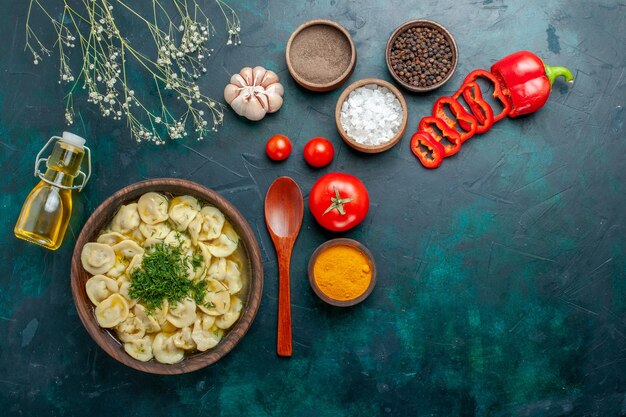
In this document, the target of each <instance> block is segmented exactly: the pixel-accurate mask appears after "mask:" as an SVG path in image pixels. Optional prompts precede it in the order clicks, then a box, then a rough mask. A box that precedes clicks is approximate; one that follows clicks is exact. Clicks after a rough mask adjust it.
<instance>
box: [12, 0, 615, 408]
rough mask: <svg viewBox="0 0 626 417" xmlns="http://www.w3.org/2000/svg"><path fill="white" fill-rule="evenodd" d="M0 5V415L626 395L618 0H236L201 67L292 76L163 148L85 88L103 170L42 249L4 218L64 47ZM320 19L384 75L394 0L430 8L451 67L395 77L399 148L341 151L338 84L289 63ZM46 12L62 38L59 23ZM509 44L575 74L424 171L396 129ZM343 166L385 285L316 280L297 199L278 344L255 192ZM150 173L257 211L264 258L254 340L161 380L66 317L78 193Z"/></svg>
mask: <svg viewBox="0 0 626 417" xmlns="http://www.w3.org/2000/svg"><path fill="white" fill-rule="evenodd" d="M47 3H49V4H52V3H54V2H51V1H49V2H47ZM1 5H2V14H1V17H0V39H1V40H2V53H1V54H0V68H1V70H2V71H1V72H0V86H1V90H0V109H1V113H0V166H1V169H2V170H1V172H2V177H3V180H2V181H1V182H0V218H1V219H2V222H1V224H0V236H1V239H0V408H1V409H2V411H1V412H0V414H2V415H7V414H9V415H22V416H44V415H46V416H47V415H77V416H85V415H91V416H94V417H95V416H100V415H101V416H105V415H106V416H124V415H133V416H135V415H137V416H146V415H170V416H196V415H209V416H215V415H219V416H265V415H272V416H279V415H293V416H379V415H381V416H391V415H395V416H411V415H444V416H447V415H480V416H505V415H523V416H560V415H596V416H616V415H620V414H621V415H626V373H625V371H626V320H625V319H626V300H625V299H624V297H625V296H626V281H625V278H626V274H625V265H626V252H625V251H626V239H625V235H626V233H625V231H624V224H625V223H626V214H625V213H626V211H625V205H626V204H625V203H626V198H625V190H624V175H625V173H626V163H625V162H624V151H625V149H626V146H625V141H624V137H623V136H624V109H623V106H624V104H625V103H624V99H625V93H626V75H625V68H626V59H625V56H626V55H625V51H624V43H625V41H626V29H625V28H624V18H625V16H626V6H625V4H624V3H623V2H620V1H618V0H604V1H567V0H560V1H524V2H522V1H498V0H484V1H469V0H464V1H420V2H417V1H415V2H408V1H398V0H394V1H384V2H382V1H375V0H370V1H340V0H337V1H336V0H330V1H306V2H287V1H283V2H278V1H275V2H271V4H270V3H269V2H267V1H241V2H234V3H233V6H234V7H235V9H236V10H237V11H238V12H239V16H240V17H241V20H242V45H241V46H237V47H227V46H225V38H224V36H223V35H221V33H222V32H221V31H220V30H221V29H222V28H223V25H222V21H221V19H219V18H216V19H215V24H216V27H217V29H218V31H220V35H219V36H218V38H216V39H214V41H213V47H214V48H215V55H214V56H213V57H212V58H210V60H209V61H208V67H209V73H208V74H207V76H206V77H205V78H203V79H202V81H201V85H202V87H203V89H204V90H205V91H207V92H209V93H210V94H212V95H213V96H215V97H217V98H221V92H222V89H223V87H224V85H225V83H226V82H227V80H228V78H229V76H230V74H232V73H234V72H237V71H238V70H239V69H240V68H241V67H243V66H246V65H250V66H254V65H264V66H266V67H269V68H271V69H273V70H275V71H277V72H278V74H279V75H280V77H281V81H282V82H283V84H284V86H285V90H286V92H285V104H284V106H283V108H282V109H281V110H280V111H279V112H278V113H277V114H275V115H271V116H269V117H267V118H266V119H265V120H263V121H262V122H259V123H249V122H246V121H244V120H242V119H240V118H238V117H237V116H236V115H234V113H233V112H228V114H227V115H226V119H225V125H224V127H223V128H222V129H221V130H220V131H219V133H217V134H216V135H215V136H214V137H211V138H209V139H207V140H205V141H204V142H196V141H195V140H192V139H188V140H184V141H180V142H176V143H170V144H168V145H167V146H164V147H158V148H157V147H154V146H151V145H143V146H138V145H137V144H136V143H134V142H133V141H132V140H131V139H130V138H129V135H128V131H127V130H126V128H125V126H124V124H123V123H118V122H113V121H110V120H104V119H102V118H101V117H100V116H99V114H98V112H97V111H96V110H95V109H94V108H93V107H91V106H89V105H86V104H85V103H84V102H80V103H79V105H78V107H79V108H80V112H81V113H80V116H77V123H76V124H75V126H74V127H72V128H71V130H72V131H73V132H75V133H78V134H80V135H83V136H85V137H86V138H87V140H88V144H89V145H90V146H91V148H92V150H93V154H94V164H93V178H92V180H91V182H90V183H89V184H88V186H87V188H86V189H85V190H84V192H82V193H81V194H78V195H76V196H75V198H74V202H75V210H74V215H73V218H72V221H71V225H70V230H69V231H68V234H67V236H66V239H65V242H64V244H63V246H62V247H61V249H59V250H58V251H56V252H50V251H46V250H44V249H42V248H39V247H37V246H33V245H29V244H26V243H24V242H22V241H18V240H17V239H15V238H14V236H13V233H12V229H13V225H14V222H15V219H16V218H17V215H18V213H19V210H20V207H21V205H22V202H23V200H24V198H25V197H26V195H27V193H28V192H29V191H30V189H31V188H32V187H33V186H34V185H35V184H36V180H35V178H33V176H32V164H33V161H34V157H35V154H36V153H37V151H38V150H39V148H40V147H41V146H42V145H43V143H44V142H45V140H47V138H48V137H49V136H51V135H53V134H58V133H60V132H61V131H62V130H64V129H65V127H64V121H63V109H64V104H63V103H62V101H61V99H62V97H63V95H64V89H63V88H62V86H59V85H58V84H57V73H58V72H57V66H58V64H57V62H56V61H55V60H54V59H48V60H46V61H44V62H43V63H42V64H40V65H38V66H34V65H33V63H32V58H31V57H30V56H29V55H28V54H27V53H25V52H24V51H23V48H24V19H25V10H26V7H27V2H26V1H9V0H3V1H2V2H1ZM210 10H212V13H213V15H214V16H216V15H215V13H214V12H215V9H214V8H210ZM318 17H322V18H331V19H334V20H336V21H337V22H339V23H341V24H342V25H344V26H345V27H346V28H347V29H348V30H349V31H350V33H351V34H352V36H353V38H354V41H355V43H356V46H357V49H358V62H357V67H356V70H355V72H354V74H353V75H352V77H351V78H350V81H355V80H358V79H360V78H364V77H380V78H384V79H390V76H389V74H388V72H387V69H386V66H385V62H384V56H383V51H384V46H385V42H386V40H387V37H388V35H389V34H390V33H391V31H392V30H393V29H394V28H395V27H396V26H398V25H399V24H401V23H402V22H403V21H405V20H407V19H410V18H429V19H433V20H436V21H439V22H441V23H443V24H444V25H445V26H446V27H448V28H449V29H450V30H451V32H452V33H453V34H454V36H455V37H456V40H457V43H458V46H459V51H460V58H459V65H458V68H457V70H456V73H455V75H454V76H453V77H452V79H451V81H450V82H449V83H448V84H447V85H446V86H445V87H443V88H441V89H440V90H438V91H436V92H434V93H432V94H427V95H412V94H406V97H407V102H408V105H409V112H410V117H409V129H408V130H407V134H406V135H405V138H404V140H403V141H402V142H401V143H400V144H399V145H398V146H396V147H395V148H393V149H392V150H390V151H388V152H386V153H384V154H381V155H376V156H367V155H362V154H359V153H357V152H354V151H352V150H351V149H349V148H348V147H347V146H346V145H344V144H343V142H342V141H341V140H340V138H339V136H338V134H337V132H336V129H335V126H334V118H333V117H334V116H333V113H334V107H335V102H336V99H337V97H338V95H339V93H340V92H341V89H339V90H337V91H334V92H331V93H327V94H312V93H309V92H306V91H304V90H302V89H300V88H299V87H297V86H296V85H295V84H294V82H293V80H292V79H291V78H290V76H289V74H288V72H287V70H286V65H285V61H284V48H285V44H286V41H287V39H288V37H289V34H290V33H291V32H292V31H293V30H294V29H295V28H296V27H297V26H298V25H299V24H300V23H302V22H304V21H305V20H308V19H311V18H318ZM39 23H40V24H42V25H43V24H44V23H43V21H42V20H39ZM128 29H129V32H130V33H131V34H133V36H136V37H137V38H138V39H139V41H140V42H141V41H145V42H147V41H148V38H147V37H146V36H145V34H142V33H138V32H136V31H137V28H131V27H129V28H128ZM42 30H43V31H44V33H47V34H48V36H47V38H48V39H52V31H51V29H50V27H49V26H45V29H42ZM519 49H529V50H532V51H535V52H536V53H537V54H538V55H540V56H542V57H543V58H544V59H545V60H546V62H548V63H552V64H556V65H566V66H568V67H569V68H570V69H572V71H573V72H574V74H575V77H576V83H575V85H574V87H573V88H567V87H566V86H565V85H564V84H562V82H560V81H559V83H558V84H557V85H556V86H555V89H554V91H553V93H552V95H551V97H550V100H549V102H548V103H547V105H546V107H545V108H544V109H542V110H541V111H539V112H538V113H536V114H533V115H531V116H529V117H523V118H520V119H516V120H512V119H506V120H503V121H502V122H500V123H498V124H497V125H496V126H494V128H493V129H492V130H491V131H490V132H489V133H488V134H486V135H482V136H480V137H477V138H475V139H472V140H471V141H470V142H468V143H467V144H466V145H464V146H463V149H462V151H461V152H460V153H459V154H458V155H457V156H455V157H453V158H450V159H448V160H446V161H445V162H444V164H443V165H442V167H441V168H439V169H437V170H434V171H427V170H425V169H423V168H422V167H421V166H420V165H419V163H418V161H417V160H416V159H415V158H414V157H413V156H412V155H411V153H410V151H409V149H408V138H409V137H410V134H411V132H412V129H413V128H414V126H416V124H417V122H418V120H419V119H420V118H421V117H422V116H424V115H426V114H427V113H428V112H429V111H430V107H431V106H432V103H433V102H434V100H435V99H436V97H438V96H440V95H449V94H451V93H452V92H453V91H454V90H455V89H456V88H457V87H458V85H459V83H460V82H461V80H462V78H463V77H464V75H465V74H467V73H468V72H469V71H471V70H472V69H475V68H488V67H489V65H490V64H492V63H493V62H494V61H495V60H497V59H499V58H501V57H503V56H505V55H506V54H508V53H511V52H513V51H516V50H519ZM134 82H136V83H141V76H140V74H135V77H134ZM152 93H153V92H152ZM276 133H284V134H287V135H288V136H289V137H290V138H291V139H292V141H293V143H294V152H293V155H292V156H291V158H289V160H287V161H286V162H284V163H279V164H276V163H271V162H270V161H269V160H268V159H267V158H266V157H265V155H264V151H263V149H264V143H265V140H266V139H267V138H268V137H269V136H271V135H273V134H276ZM317 135H321V136H325V137H327V138H329V139H330V140H331V141H332V142H333V143H334V144H335V147H336V157H335V160H334V161H333V163H332V165H331V166H330V167H327V168H323V169H321V170H314V169H311V168H309V167H308V166H307V165H306V164H305V163H304V161H303V160H302V148H303V146H304V144H305V142H306V141H307V140H308V139H310V138H311V137H313V136H317ZM336 170H338V171H346V172H349V173H352V174H355V175H357V176H359V177H360V178H361V179H362V180H363V182H364V183H365V184H366V185H367V186H368V188H369V190H370V197H371V201H372V204H371V209H370V214H369V215H368V217H367V219H366V220H365V222H364V223H363V224H362V225H361V226H359V227H357V228H356V229H354V230H353V231H350V232H348V233H346V234H345V236H347V237H351V238H355V239H358V240H360V241H361V242H362V243H364V244H365V245H366V246H368V247H369V248H370V249H371V251H372V252H373V253H374V255H375V257H376V261H377V266H378V270H379V281H378V285H377V287H376V289H375V291H374V292H373V293H372V295H371V297H370V298H369V299H368V300H366V301H365V302H364V303H363V304H361V305H359V306H356V307H353V308H350V309H345V310H340V309H335V308H330V307H328V306H326V305H324V304H323V303H322V302H321V301H319V300H318V299H317V298H316V297H315V295H314V294H313V293H312V291H311V289H310V288H309V284H308V282H307V279H306V274H305V270H306V265H307V262H308V258H309V256H310V254H311V253H312V251H313V250H314V249H315V247H316V246H317V245H319V244H320V243H322V242H324V241H325V240H326V239H328V238H330V237H333V236H334V235H332V234H330V233H326V232H324V231H323V230H321V229H320V228H319V227H318V226H317V225H316V223H315V222H314V220H313V218H312V217H311V215H310V213H308V211H307V212H306V213H305V217H304V224H303V228H302V234H301V236H300V239H299V240H298V242H297V244H296V248H295V253H294V257H293V262H292V303H293V321H294V332H293V333H294V355H293V357H292V358H291V359H281V358H278V357H276V354H275V337H276V324H275V323H276V296H277V286H276V283H277V277H276V275H277V268H276V259H275V255H274V252H273V247H272V244H271V241H270V239H269V236H268V234H267V232H266V230H265V225H264V221H263V197H264V195H265V192H266V190H267V187H268V186H269V184H270V183H271V181H273V180H274V178H276V177H278V176H280V175H289V176H291V177H293V178H294V179H295V180H296V181H297V182H298V183H299V184H300V186H301V187H302V189H303V191H304V194H305V198H307V195H308V190H309V189H310V187H311V186H312V184H313V182H314V181H315V180H316V178H318V177H319V176H321V175H322V174H324V173H326V172H330V171H336ZM162 176H170V177H177V178H187V179H191V180H194V181H197V182H199V183H201V184H204V185H207V186H209V187H212V188H214V189H216V190H217V191H219V192H221V193H222V194H223V195H224V196H225V197H226V198H228V199H229V200H231V201H232V202H233V203H234V204H235V205H236V206H237V207H238V208H239V210H240V211H241V212H242V213H243V214H244V216H245V217H246V218H247V219H248V221H249V222H250V224H251V226H252V228H253V230H254V231H255V233H256V235H257V238H258V240H259V243H260V245H261V248H262V253H263V261H264V267H265V292H264V294H263V300H262V304H261V308H260V310H259V313H258V316H257V318H256V320H255V322H254V324H253V325H252V327H251V329H250V332H249V333H248V335H247V336H246V337H245V339H243V341H242V342H241V343H240V344H239V345H238V346H237V347H236V348H235V350H234V351H233V352H232V353H231V354H229V355H228V356H227V357H226V358H224V359H223V360H222V361H220V362H219V363H217V364H216V365H214V366H212V367H209V368H207V369H203V370H200V371H198V372H195V373H192V374H188V375H183V376H172V377H159V376H152V375H147V374H142V373H139V372H136V371H134V370H131V369H128V368H126V367H124V366H123V365H121V364H118V363H117V362H116V361H114V360H113V359H111V358H109V357H108V356H107V355H106V354H105V353H103V351H102V350H101V349H100V348H98V347H97V345H96V344H95V343H94V342H93V341H92V340H91V339H90V337H89V336H88V334H87V333H86V331H85V330H84V329H83V326H82V325H81V323H80V321H79V319H78V317H77V315H76V311H75V309H74V304H73V302H72V297H71V293H70V282H69V269H70V257H71V253H72V250H73V247H74V242H75V237H76V236H77V235H78V233H79V232H80V229H81V226H82V225H83V224H84V223H85V221H86V220H87V218H88V216H89V215H90V213H91V212H93V210H94V209H95V208H96V207H97V206H98V205H99V204H100V203H101V202H102V201H103V200H104V199H105V198H106V197H107V196H109V195H110V194H112V193H113V192H115V191H117V190H118V189H120V188H121V187H123V186H125V185H128V184H130V183H133V182H135V181H139V180H142V179H146V178H154V177H162Z"/></svg>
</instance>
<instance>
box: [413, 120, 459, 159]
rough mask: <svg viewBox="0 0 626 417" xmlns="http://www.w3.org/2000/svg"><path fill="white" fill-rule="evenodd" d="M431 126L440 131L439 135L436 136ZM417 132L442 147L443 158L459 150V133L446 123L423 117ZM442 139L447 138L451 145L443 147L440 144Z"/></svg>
mask: <svg viewBox="0 0 626 417" xmlns="http://www.w3.org/2000/svg"><path fill="white" fill-rule="evenodd" d="M433 125H434V126H437V127H438V128H439V130H441V135H439V134H437V131H435V129H433ZM417 130H418V131H420V130H421V131H422V132H426V133H428V134H429V135H430V136H431V137H432V138H433V139H434V140H435V141H437V142H439V143H440V144H441V145H442V146H443V149H444V154H443V156H445V157H448V156H452V155H454V154H455V153H457V152H458V151H459V150H460V149H461V135H460V134H459V132H457V131H456V130H454V129H452V128H451V127H450V126H448V124H447V123H446V122H444V121H443V120H441V119H440V118H438V117H433V116H427V117H424V118H423V119H422V120H420V123H419V125H418V127H417ZM444 137H445V138H448V141H449V142H450V143H451V145H444V144H443V143H441V142H442V141H443V138H444Z"/></svg>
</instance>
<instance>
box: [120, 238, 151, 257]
mask: <svg viewBox="0 0 626 417" xmlns="http://www.w3.org/2000/svg"><path fill="white" fill-rule="evenodd" d="M113 251H114V252H115V253H117V254H119V255H122V256H123V257H124V258H126V259H133V258H134V257H135V256H136V255H143V253H144V250H143V248H142V247H141V246H139V244H138V243H137V242H135V241H134V240H130V239H126V240H122V241H121V242H120V243H117V244H115V245H114V246H113Z"/></svg>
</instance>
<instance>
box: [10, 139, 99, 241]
mask: <svg viewBox="0 0 626 417" xmlns="http://www.w3.org/2000/svg"><path fill="white" fill-rule="evenodd" d="M55 140H56V143H55V144H54V148H53V149H52V154H51V155H50V156H49V157H48V158H42V157H41V156H42V154H43V153H44V151H45V149H46V148H47V147H48V146H49V145H50V144H51V143H52V142H53V141H55ZM85 153H86V154H87V164H88V170H87V174H85V173H84V172H83V171H81V170H80V168H81V164H82V161H83V157H84V156H85ZM42 162H45V163H46V172H45V173H42V172H41V171H40V170H39V165H40V164H41V163H42ZM90 175H91V152H90V150H89V148H88V147H86V146H85V139H83V138H81V137H80V136H77V135H74V134H73V133H69V132H63V136H62V137H58V136H53V137H51V138H50V140H49V141H48V143H46V145H45V146H44V147H43V148H42V149H41V150H40V151H39V153H38V154H37V159H36V160H35V176H36V177H39V178H40V179H41V181H40V182H39V184H37V185H36V186H35V188H33V190H32V191H31V192H30V194H28V197H26V201H25V202H24V206H23V207H22V211H21V213H20V216H19V218H18V219H17V223H16V224H15V229H14V233H15V236H17V237H18V238H20V239H24V240H26V241H28V242H32V243H35V244H37V245H41V246H43V247H45V248H48V249H52V250H56V249H58V248H59V246H61V242H62V241H63V237H64V236H65V231H66V230H67V225H68V223H69V221H70V216H71V214H72V190H79V191H80V190H82V189H83V187H84V186H85V184H86V183H87V181H88V180H89V176H90ZM77 177H82V181H81V183H80V185H74V180H75V179H76V178H77Z"/></svg>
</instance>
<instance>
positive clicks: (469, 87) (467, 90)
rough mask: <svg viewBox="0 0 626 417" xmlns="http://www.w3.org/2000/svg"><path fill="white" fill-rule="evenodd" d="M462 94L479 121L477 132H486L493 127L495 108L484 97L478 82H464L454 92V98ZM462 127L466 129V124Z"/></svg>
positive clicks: (456, 98)
mask: <svg viewBox="0 0 626 417" xmlns="http://www.w3.org/2000/svg"><path fill="white" fill-rule="evenodd" d="M461 96H463V98H464V99H465V101H466V102H467V105H468V106H469V108H470V110H471V112H472V115H473V116H474V118H475V119H476V121H477V125H476V133H485V132H486V131H488V130H489V129H491V126H493V109H492V108H491V106H490V105H489V103H487V102H486V101H485V100H484V99H483V95H482V93H481V91H480V87H479V86H478V84H477V83H475V82H469V83H465V84H463V85H462V86H461V88H459V89H458V91H457V92H456V93H454V95H453V96H452V98H453V99H455V100H458V99H459V97H461ZM459 103H460V102H459ZM461 127H463V128H464V129H465V126H463V125H461ZM466 130H467V129H466Z"/></svg>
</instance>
